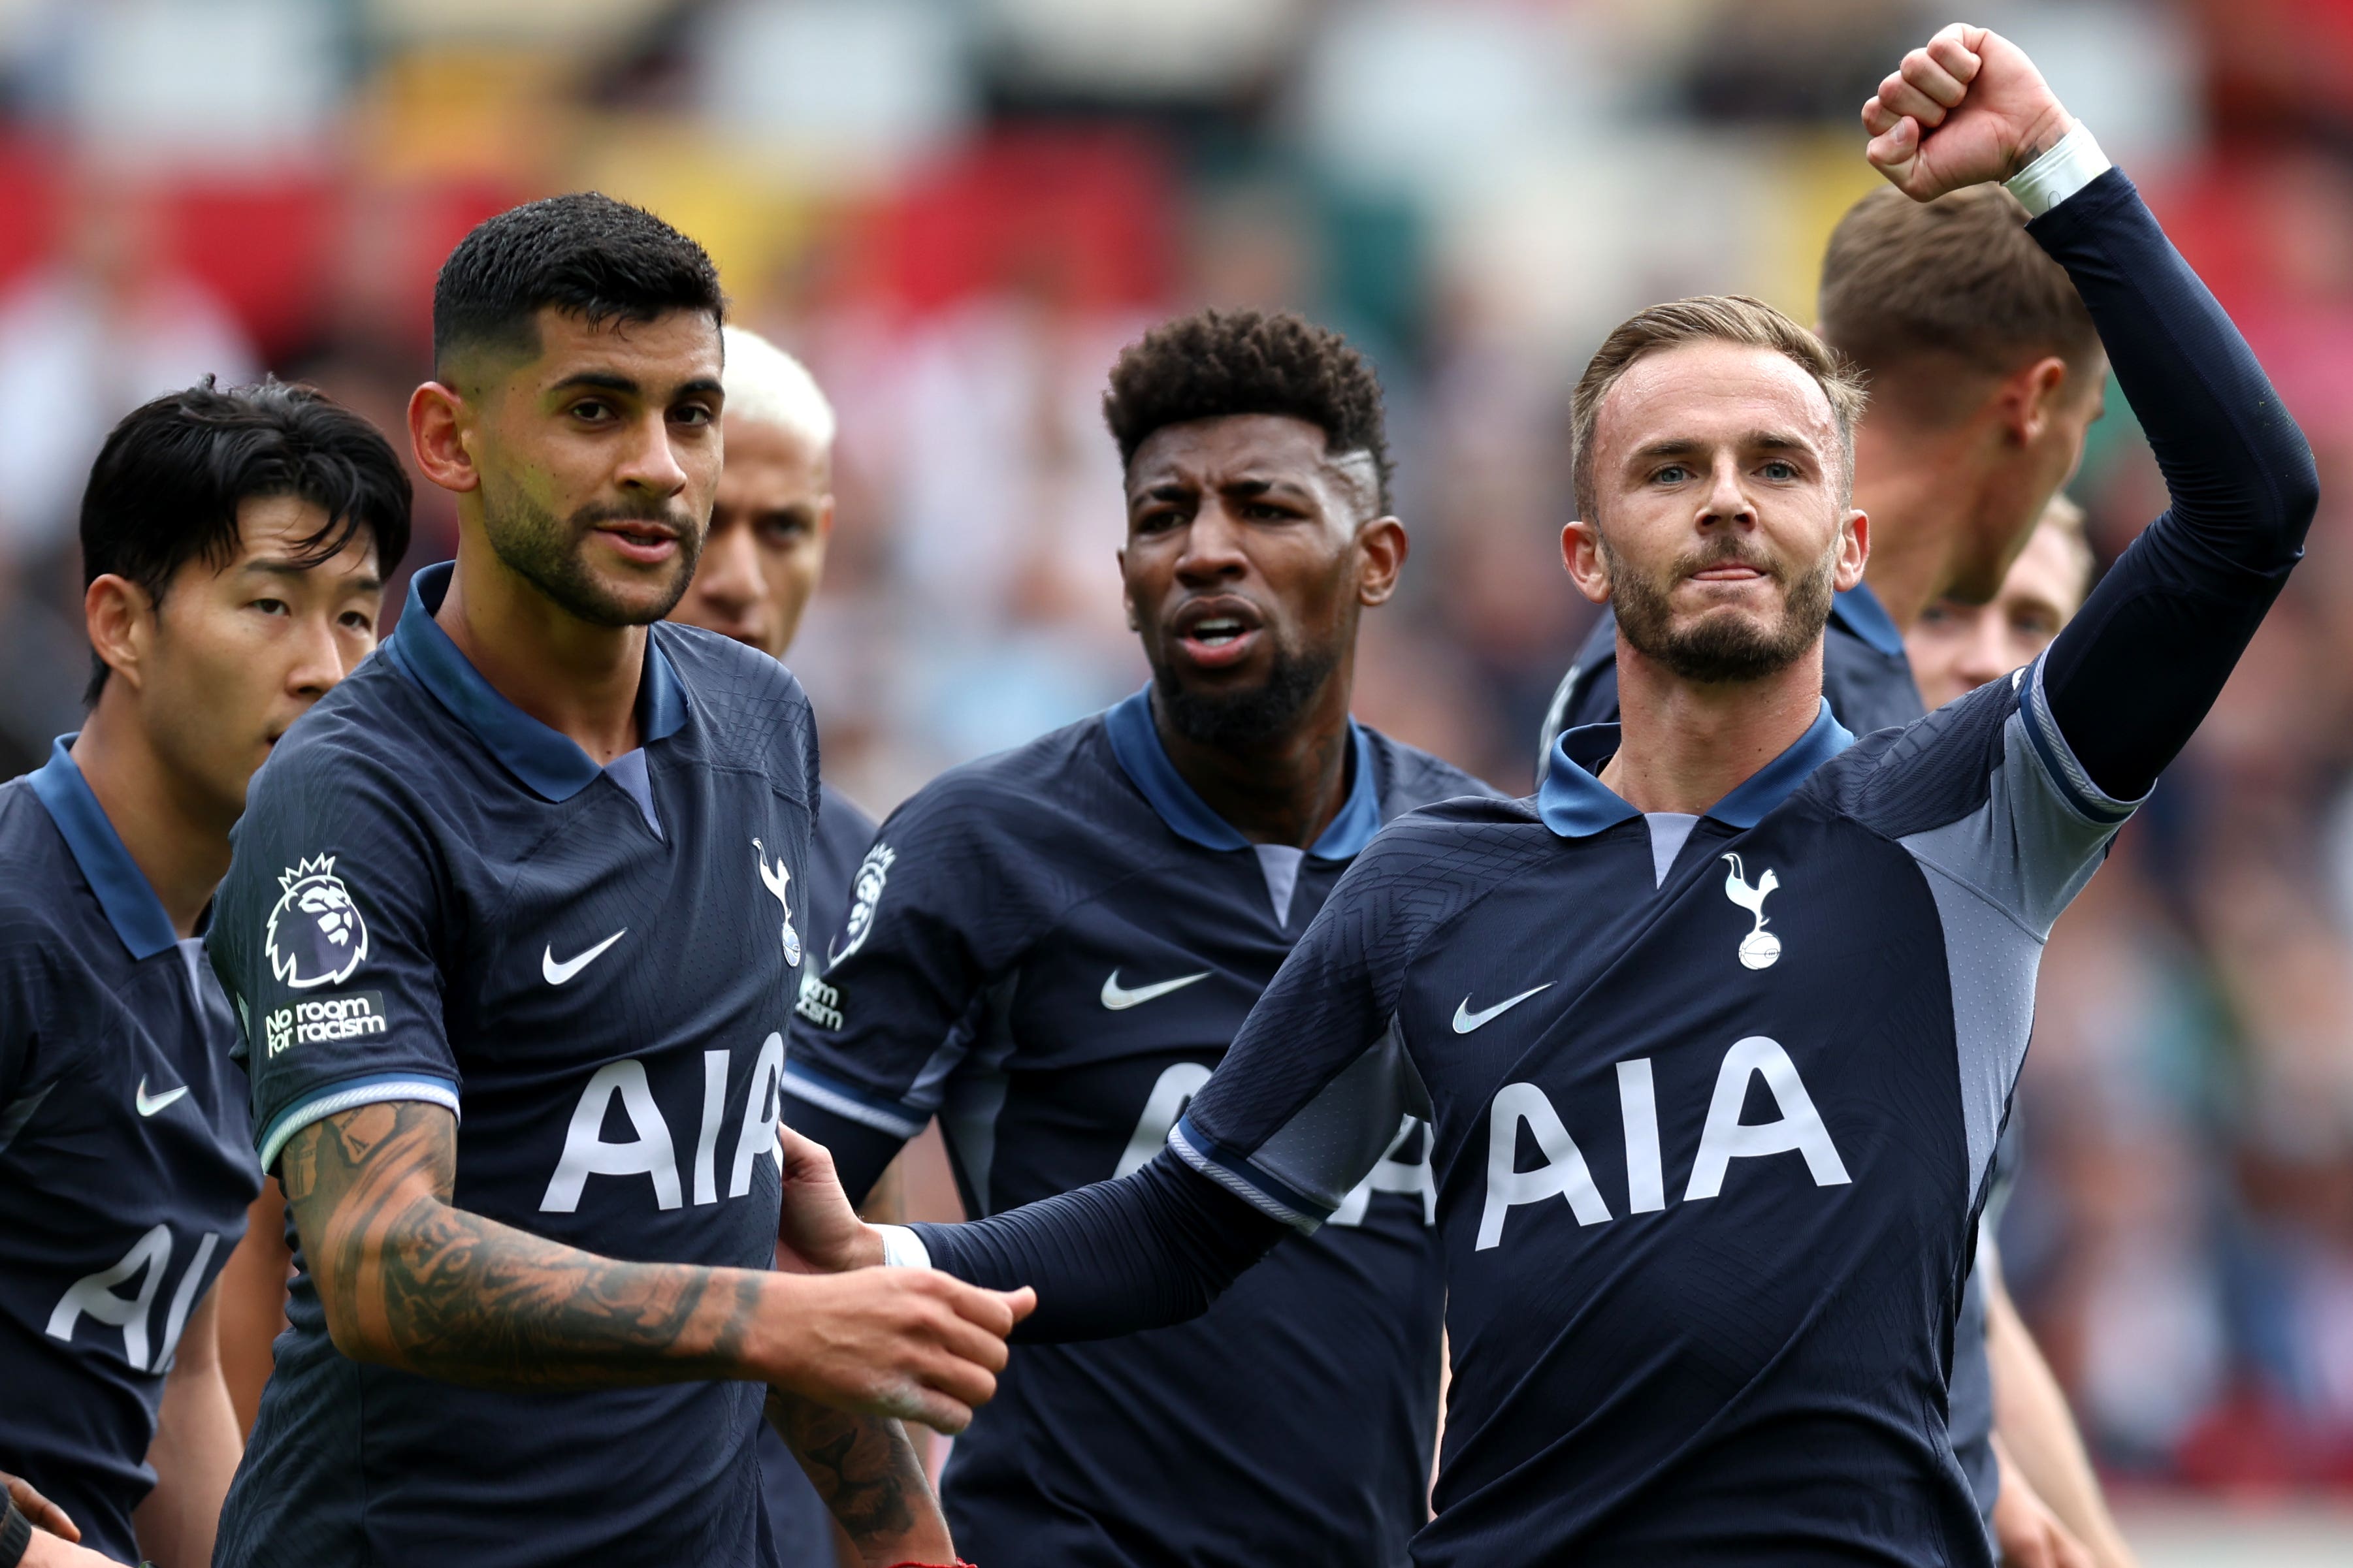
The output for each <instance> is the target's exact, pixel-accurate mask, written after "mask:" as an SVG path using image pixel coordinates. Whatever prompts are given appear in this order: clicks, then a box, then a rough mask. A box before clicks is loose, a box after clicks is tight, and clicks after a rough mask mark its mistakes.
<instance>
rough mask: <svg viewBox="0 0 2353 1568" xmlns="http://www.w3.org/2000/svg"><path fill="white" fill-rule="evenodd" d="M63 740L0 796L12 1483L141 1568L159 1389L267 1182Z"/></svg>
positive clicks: (195, 967) (220, 1050)
mask: <svg viewBox="0 0 2353 1568" xmlns="http://www.w3.org/2000/svg"><path fill="white" fill-rule="evenodd" d="M72 740H73V737H72V736H70V735H69V736H67V737H65V738H64V739H63V740H60V741H59V742H57V745H56V748H55V749H54V751H52V752H51V753H50V756H49V761H48V763H47V765H46V766H44V767H42V768H40V769H39V770H37V771H36V772H34V773H28V774H26V776H25V777H23V778H20V779H16V780H15V781H13V782H11V783H9V784H5V785H0V864H5V866H6V867H7V868H8V875H7V877H6V879H5V883H0V1215H5V1216H6V1217H5V1221H0V1388H5V1394H0V1470H7V1471H10V1472H12V1473H14V1474H16V1475H20V1476H23V1477H24V1478H25V1479H26V1480H28V1481H30V1482H32V1483H33V1485H35V1486H36V1487H38V1488H39V1489H41V1490H42V1491H43V1492H45V1493H47V1495H48V1497H49V1498H50V1500H53V1501H54V1502H56V1503H57V1504H58V1506H59V1507H61V1508H63V1509H64V1510H66V1511H67V1512H68V1513H69V1514H70V1515H72V1516H73V1519H74V1521H75V1522H76V1523H78V1524H79V1525H80V1526H81V1531H82V1544H83V1545H85V1546H88V1547H90V1548H91V1549H92V1550H94V1551H98V1552H103V1553H105V1554H106V1555H107V1556H109V1557H111V1558H115V1559H119V1560H121V1561H122V1562H126V1563H135V1562H137V1561H138V1560H139V1556H140V1552H139V1549H138V1544H137V1541H136V1539H135V1537H134V1536H133V1534H132V1524H131V1512H132V1509H134V1508H135V1507H137V1506H138V1504H139V1502H140V1500H141V1499H142V1498H144V1497H145V1496H146V1495H147V1492H148V1489H150V1488H151V1487H153V1485H154V1484H155V1472H154V1471H153V1469H151V1468H148V1465H147V1448H148V1445H149V1444H150V1443H151V1442H152V1441H153V1438H154V1436H155V1418H156V1412H157V1410H158V1409H159V1408H160V1406H161V1404H162V1401H163V1397H164V1373H165V1372H166V1371H168V1370H169V1369H170V1367H171V1364H172V1352H173V1349H174V1346H176V1345H177V1344H178V1343H179V1339H180V1333H181V1331H182V1330H183V1329H185V1327H186V1326H187V1322H188V1318H189V1315H190V1313H192V1312H193V1311H194V1310H195V1308H196V1306H197V1304H198V1303H199V1302H200V1301H202V1300H204V1295H205V1292H206V1290H208V1289H211V1288H212V1282H213V1280H214V1279H215V1278H216V1276H217V1275H218V1274H219V1273H220V1269H221V1265H223V1264H224V1263H226V1262H227V1261H228V1255H229V1253H230V1251H231V1250H232V1249H234V1248H235V1247H236V1246H237V1238H238V1237H241V1236H243V1235H244V1234H245V1211H246V1205H248V1204H249V1203H251V1202H252V1201H253V1196H254V1194H255V1193H257V1192H259V1190H260V1187H261V1173H260V1170H259V1167H258V1166H257V1165H256V1164H255V1163H254V1158H253V1145H252V1142H251V1135H250V1132H249V1131H248V1122H247V1121H246V1108H245V1079H244V1075H243V1074H241V1073H239V1072H238V1071H237V1068H236V1066H235V1064H234V1063H233V1062H232V1061H231V1059H230V1051H231V1048H232V1047H234V1045H235V1043H236V1037H237V1025H236V1020H235V1019H234V1018H233V1017H232V1016H230V1014H229V1008H228V1002H227V998H226V997H224V996H223V995H222V994H221V990H220V986H219V984H217V983H216V981H215V980H214V979H213V976H212V972H211V970H210V969H209V968H208V967H207V966H206V964H205V963H204V955H203V952H202V948H201V946H200V944H199V943H198V942H195V941H193V940H188V941H183V940H182V939H181V938H180V937H179V935H178V934H177V933H176V932H175V931H174V930H173V929H172V921H171V917H170V916H168V915H166V914H165V913H164V906H163V904H162V903H161V902H160V901H159V900H157V899H156V897H155V893H154V889H153V888H151V887H150V886H149V885H148V883H147V879H146V877H145V876H144V875H143V874H142V872H141V871H140V869H139V867H138V865H137V863H136V862H134V861H133V860H132V858H131V852H130V851H129V850H128V849H126V848H124V847H123V845H122V840H121V837H119V836H117V834H116V833H115V831H114V825H113V824H112V823H111V822H109V821H108V820H107V817H106V813H105V811H104V809H103V808H102V807H100V805H99V803H98V797H97V796H96V795H92V794H91V793H90V785H89V784H88V783H87V782H85V781H84V779H83V778H82V774H81V769H80V768H79V767H78V766H77V765H75V763H74V760H73V758H72V757H71V756H69V754H68V753H67V748H68V746H69V744H70V743H71V742H72Z"/></svg>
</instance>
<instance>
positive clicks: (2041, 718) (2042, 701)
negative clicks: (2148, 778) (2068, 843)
mask: <svg viewBox="0 0 2353 1568" xmlns="http://www.w3.org/2000/svg"><path fill="white" fill-rule="evenodd" d="M2046 658H2049V655H2047V654H2045V655H2043V656H2041V657H2039V658H2036V659H2035V661H2034V662H2033V663H2032V664H2031V665H2030V666H2028V667H2027V668H2026V669H2025V670H2023V671H2022V672H2021V674H2019V675H2016V676H2012V677H2011V678H2010V679H2013V680H2017V681H2020V682H2021V684H2022V685H2023V687H2024V690H2023V691H2022V692H2021V701H2020V702H2019V705H2018V711H2019V716H2020V717H2021V718H2022V719H2023V720H2025V721H2026V739H2027V742H2028V743H2029V744H2030V745H2031V746H2032V747H2033V748H2034V755H2035V758H2036V760H2037V761H2039V762H2040V763H2042V771H2043V772H2044V773H2048V774H2049V775H2050V777H2051V782H2052V784H2056V785H2057V786H2058V788H2059V793H2060V794H2061V795H2063V796H2064V797H2065V798H2066V801H2067V804H2068V805H2070V806H2072V807H2073V808H2074V810H2075V811H2076V813H2077V814H2078V815H2080V816H2083V817H2084V820H2085V821H2087V822H2097V823H2117V822H2122V821H2124V820H2125V818H2126V817H2128V816H2131V815H2132V814H2133V813H2134V812H2136V811H2137V810H2139V809H2140V807H2141V805H2142V804H2143V803H2144V802H2146V801H2147V799H2148V796H2147V795H2142V796H2141V797H2140V799H2139V800H2118V799H2117V798H2116V796H2114V795H2110V794H2108V793H2107V792H2106V791H2105V790H2103V789H2102V788H2101V787H2100V786H2099V785H2098V784H2094V783H2093V782H2092V775H2091V774H2090V773H2086V772H2085V771H2084V764H2083V763H2080V762H2078V761H2076V760H2075V749H2074V748H2073V746H2070V745H2069V744H2068V743H2067V737H2066V736H2064V735H2063V734H2061V733H2060V732H2059V724H2058V721H2056V720H2054V719H2052V717H2051V702H2050V700H2049V698H2047V697H2046V696H2045V695H2044V694H2043V690H2042V666H2043V662H2044V660H2045V659H2046ZM2151 793H2154V791H2152V792H2151Z"/></svg>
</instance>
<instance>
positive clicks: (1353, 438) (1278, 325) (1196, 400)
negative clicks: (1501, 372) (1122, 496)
mask: <svg viewBox="0 0 2353 1568" xmlns="http://www.w3.org/2000/svg"><path fill="white" fill-rule="evenodd" d="M1235 414H1282V415H1288V416H1291V417H1292V418H1294V419H1304V420H1306V421H1307V422H1308V423H1309V424H1310V425H1315V426H1321V427H1322V428H1323V431H1324V450H1325V451H1327V452H1330V453H1332V454H1334V455H1335V456H1348V455H1352V454H1355V453H1357V452H1363V453H1366V454H1368V455H1369V456H1370V457H1371V458H1372V459H1373V467H1374V469H1375V470H1376V472H1377V474H1378V475H1379V479H1380V487H1379V498H1378V499H1379V503H1380V510H1382V511H1384V512H1386V511H1388V509H1389V447H1388V436H1387V434H1386V433H1385V432H1384V430H1383V428H1382V424H1381V384H1380V379H1379V377H1377V376H1376V375H1375V374H1373V367H1372V363H1371V362H1370V361H1368V360H1366V358H1365V356H1364V355H1363V354H1360V353H1357V352H1356V350H1355V349H1353V348H1351V347H1349V346H1348V341H1347V340H1346V339H1345V338H1344V337H1342V336H1341V335H1340V334H1339V333H1337V332H1335V331H1327V330H1326V329H1324V328H1323V327H1319V326H1317V325H1315V324H1314V322H1313V321H1308V320H1306V319H1305V318H1304V317H1302V316H1298V315H1294V314H1293V313H1292V312H1291V311H1289V310H1284V311H1282V312H1280V313H1278V314H1275V315H1266V314H1263V313H1261V312H1260V311H1257V310H1196V311H1195V312H1193V314H1191V315H1189V316H1179V317H1178V318H1176V320H1175V321H1164V322H1162V323H1161V324H1160V325H1159V326H1157V327H1155V328H1153V329H1152V331H1148V332H1146V333H1145V334H1144V337H1143V338H1142V340H1141V341H1139V342H1133V343H1130V344H1129V345H1128V346H1127V347H1126V348H1125V349H1124V350H1123V351H1122V352H1121V353H1120V356H1119V363H1116V364H1114V365H1113V366H1112V370H1111V390H1110V391H1109V392H1106V393H1104V394H1103V423H1105V424H1106V425H1109V426H1111V433H1112V437H1113V439H1114V440H1116V441H1117V442H1118V443H1119V460H1120V463H1121V464H1122V466H1125V465H1126V464H1129V463H1132V462H1134V460H1135V453H1136V448H1137V447H1141V446H1143V445H1144V443H1145V438H1146V437H1149V436H1150V435H1151V434H1152V433H1153V432H1154V431H1155V430H1157V429H1159V428H1161V427H1162V426H1166V425H1181V424H1184V423H1185V422H1186V421H1187V420H1192V419H1222V418H1225V417H1226V416H1229V415H1235Z"/></svg>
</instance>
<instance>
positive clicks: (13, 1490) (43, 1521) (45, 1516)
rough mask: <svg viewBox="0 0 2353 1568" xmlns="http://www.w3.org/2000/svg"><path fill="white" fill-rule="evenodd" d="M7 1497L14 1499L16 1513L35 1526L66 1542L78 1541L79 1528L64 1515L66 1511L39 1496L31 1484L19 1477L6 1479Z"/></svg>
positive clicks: (79, 1536)
mask: <svg viewBox="0 0 2353 1568" xmlns="http://www.w3.org/2000/svg"><path fill="white" fill-rule="evenodd" d="M8 1495H9V1497H10V1498H12V1499H14V1500H15V1501H16V1509H17V1511H18V1512H20V1513H22V1514H23V1515H24V1516H25V1517H26V1519H27V1520H29V1521H32V1522H33V1523H34V1524H35V1525H36V1526H37V1527H39V1528H40V1529H42V1530H46V1531H48V1532H49V1533H50V1534H51V1535H54V1536H58V1538H60V1539H62V1540H66V1541H79V1540H80V1539H81V1528H80V1526H79V1525H77V1524H75V1523H74V1521H72V1520H71V1519H70V1518H69V1517H68V1516H67V1514H66V1510H63V1509H61V1508H59V1507H58V1505H57V1504H55V1503H53V1502H51V1501H50V1500H48V1499H47V1498H45V1497H43V1496H42V1495H41V1493H40V1491H39V1489H37V1488H36V1487H35V1486H34V1485H33V1483H32V1482H30V1481H28V1480H26V1479H24V1478H23V1477H21V1476H10V1477H9V1478H8Z"/></svg>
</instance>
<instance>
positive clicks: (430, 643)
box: [384, 561, 686, 801]
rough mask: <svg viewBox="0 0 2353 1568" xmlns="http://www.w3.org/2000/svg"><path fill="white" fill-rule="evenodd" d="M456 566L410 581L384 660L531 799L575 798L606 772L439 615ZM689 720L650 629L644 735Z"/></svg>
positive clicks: (641, 686)
mask: <svg viewBox="0 0 2353 1568" xmlns="http://www.w3.org/2000/svg"><path fill="white" fill-rule="evenodd" d="M456 564H457V563H455V562H451V561H444V562H442V563H439V564H438V565H434V566H427V567H425V568H423V569H422V570H420V571H419V572H418V573H417V574H416V575H415V576H414V577H411V578H410V579H409V580H408V603H407V605H406V606H405V607H404V608H403V609H402V610H401V614H400V624H399V625H398V626H395V627H394V628H393V633H392V635H391V636H390V637H386V638H385V639H384V653H385V658H389V659H391V660H392V663H393V668H396V669H397V670H399V671H400V673H401V674H403V675H405V676H406V677H407V678H408V679H410V680H412V681H414V682H415V683H416V684H417V685H418V686H420V687H422V688H423V689H425V690H426V692H427V694H428V695H430V696H431V697H432V699H433V700H435V701H436V702H438V703H439V704H441V706H442V707H444V708H446V709H448V710H449V712H450V715H451V716H452V717H454V718H455V719H456V720H457V721H459V723H461V724H463V725H465V726H466V728H467V729H469V730H470V731H473V734H474V738H475V739H476V740H478V741H480V742H482V744H483V745H484V746H486V747H488V748H489V749H490V752H491V755H492V756H494V757H496V758H498V760H499V761H500V763H501V764H503V765H504V766H505V768H506V770H507V772H509V773H512V774H514V776H515V777H516V778H518V779H521V780H522V783H523V784H524V785H525V786H526V787H527V788H529V789H530V790H531V792H532V793H533V795H538V796H540V797H541V798H542V799H543V800H549V801H566V800H570V799H571V798H572V797H573V796H574V795H577V794H579V793H580V792H581V791H582V790H584V789H586V788H587V787H588V785H589V784H593V783H594V782H596V775H597V774H598V773H602V772H604V769H602V768H600V767H598V766H597V765H596V763H595V762H594V761H592V760H591V759H590V758H589V755H588V753H587V752H584V751H582V750H581V749H580V747H579V746H578V745H577V744H576V743H575V742H574V741H573V740H572V738H571V737H570V736H568V735H562V734H558V733H557V732H556V731H554V730H551V729H549V728H548V727H547V726H546V725H544V724H543V723H541V722H540V721H538V720H536V719H534V718H533V717H532V716H531V715H530V714H528V713H526V712H524V711H523V710H522V709H520V708H518V707H516V706H515V705H514V704H513V703H512V702H510V701H508V700H506V699H505V698H503V697H501V696H500V695H499V693H498V690H497V689H495V688H494V687H492V686H491V683H490V682H489V681H487V680H485V679H482V675H481V672H480V670H478V669H476V668H474V667H473V665H472V664H470V662H468V660H467V658H466V656H465V655H464V654H462V653H460V652H459V651H458V645H457V644H456V643H454V642H451V641H450V640H449V634H448V632H445V631H443V630H442V629H441V627H440V625H439V623H438V622H437V621H435V620H434V618H433V612H434V611H436V610H438V609H439V608H440V607H441V601H442V599H443V598H444V597H446V596H447V595H448V592H449V574H450V573H451V571H452V570H453V569H454V568H455V566H456ZM685 722H686V694H685V691H684V690H683V689H682V688H681V686H680V684H679V679H678V672H677V671H676V670H674V669H672V668H670V656H669V655H667V654H665V653H663V652H662V650H661V646H660V644H659V642H658V641H657V640H656V639H655V637H654V634H653V632H652V630H651V628H648V633H647V637H646V670H645V678H644V679H641V680H640V681H639V682H638V736H639V738H640V740H641V742H643V743H645V744H649V745H650V744H651V743H652V742H656V741H659V740H662V739H664V738H666V737H668V736H670V735H672V734H674V733H676V732H677V731H678V729H679V727H680V726H681V725H682V724H684V723H685Z"/></svg>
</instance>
